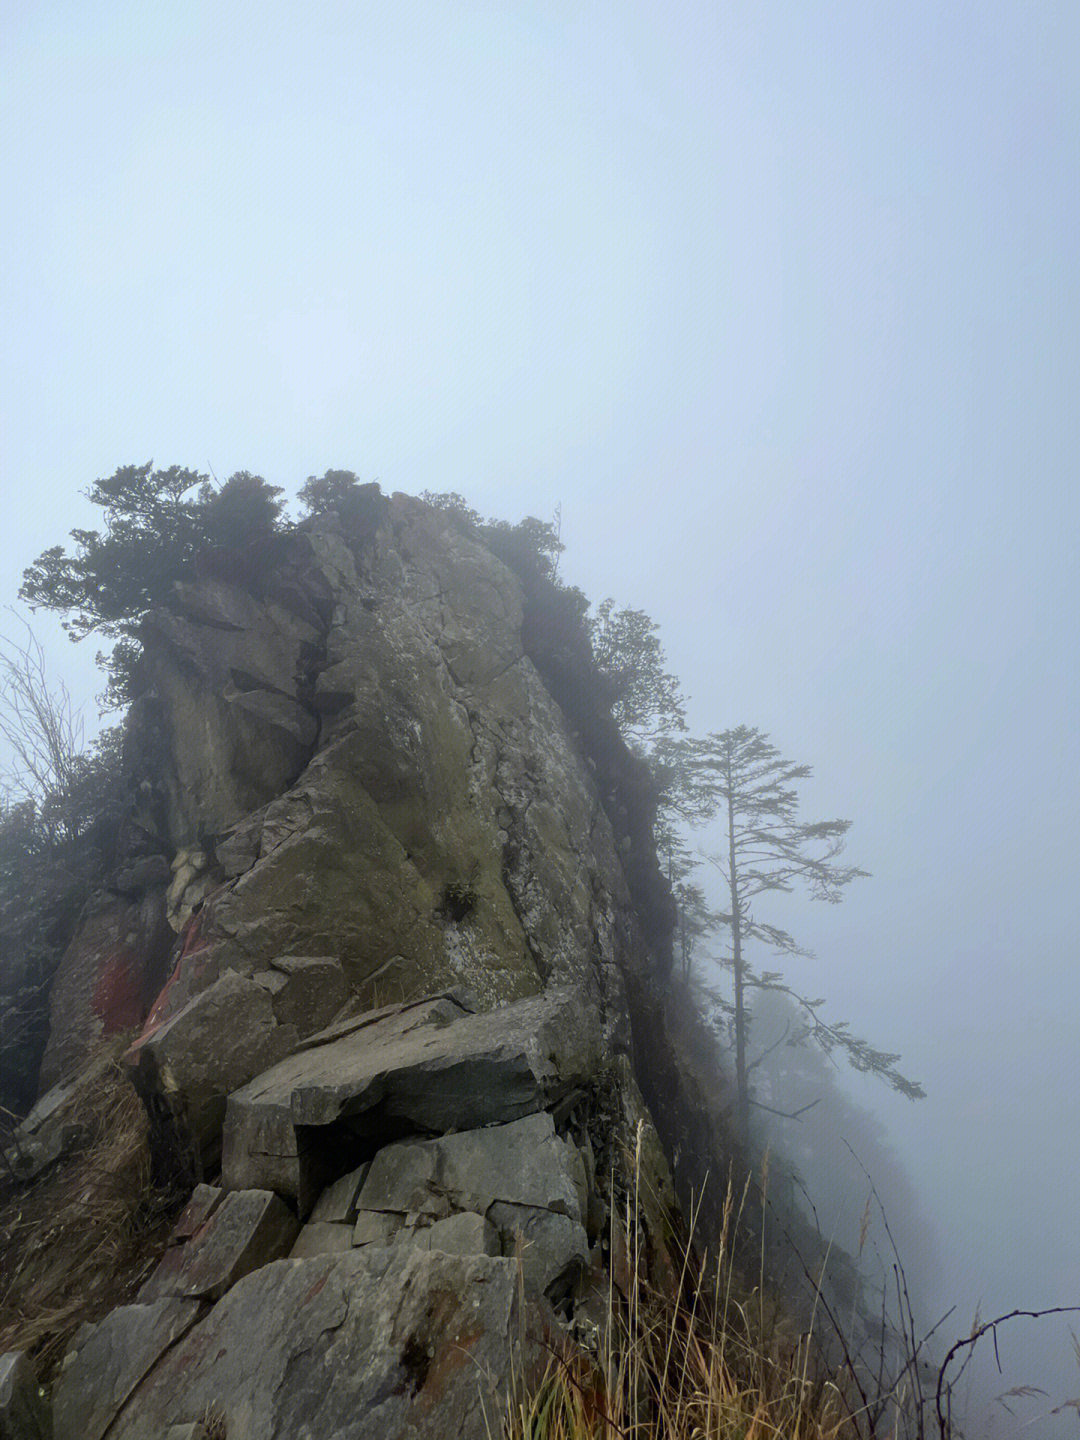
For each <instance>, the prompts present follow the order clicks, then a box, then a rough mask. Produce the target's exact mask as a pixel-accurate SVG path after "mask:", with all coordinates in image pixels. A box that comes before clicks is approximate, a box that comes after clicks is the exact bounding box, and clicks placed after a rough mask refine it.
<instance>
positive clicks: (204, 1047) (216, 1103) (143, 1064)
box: [129, 970, 299, 1153]
mask: <svg viewBox="0 0 1080 1440" xmlns="http://www.w3.org/2000/svg"><path fill="white" fill-rule="evenodd" d="M298 1039H299V1036H298V1034H297V1031H296V1027H295V1026H294V1025H279V1024H278V1022H277V1017H276V1016H275V1014H274V1006H273V1002H272V999H271V996H270V993H269V991H268V990H266V989H265V988H264V987H263V986H262V985H259V984H257V983H256V982H255V981H254V980H250V979H245V978H244V977H243V976H241V975H237V974H236V973H235V971H232V970H227V971H226V972H225V973H224V974H223V975H222V976H221V977H220V978H219V979H218V980H216V981H215V982H214V983H213V985H211V986H210V987H209V989H207V990H203V991H202V992H201V993H199V994H197V995H195V996H194V998H193V999H191V1000H190V1001H189V1002H188V1003H187V1005H185V1007H184V1008H183V1009H182V1010H180V1011H178V1012H177V1013H176V1014H175V1015H174V1016H173V1017H172V1019H171V1020H167V1021H166V1022H165V1024H163V1025H161V1026H159V1027H158V1028H156V1029H153V1030H149V1031H148V1032H147V1033H145V1034H144V1035H143V1036H142V1037H140V1039H139V1040H138V1041H137V1042H136V1044H135V1046H134V1048H133V1050H132V1051H131V1052H130V1057H129V1058H130V1061H131V1063H132V1067H133V1079H134V1081H135V1084H136V1086H137V1087H138V1088H139V1089H140V1090H141V1091H142V1092H143V1093H144V1094H148V1093H149V1094H156V1095H159V1096H161V1097H162V1098H163V1099H164V1100H165V1101H166V1102H167V1104H168V1105H169V1107H170V1108H171V1109H172V1110H174V1112H175V1113H176V1114H177V1115H178V1116H182V1117H183V1120H184V1123H185V1126H186V1128H187V1129H188V1131H189V1132H190V1134H191V1137H192V1139H193V1141H194V1142H195V1144H196V1145H197V1146H198V1147H199V1148H200V1150H201V1151H202V1152H204V1153H207V1152H211V1153H212V1151H213V1149H214V1145H215V1142H216V1140H217V1137H218V1136H219V1135H220V1133H221V1124H222V1120H223V1119H224V1115H225V1100H226V1096H227V1095H228V1093H229V1091H230V1090H233V1089H236V1088H237V1087H238V1086H240V1085H243V1084H244V1083H245V1082H246V1081H248V1080H250V1079H251V1078H252V1077H253V1076H255V1075H258V1074H259V1072H260V1071H262V1070H265V1069H267V1068H268V1067H269V1066H271V1065H273V1064H274V1062H275V1061H276V1060H279V1059H281V1057H282V1056H284V1055H287V1054H288V1053H289V1052H290V1050H292V1049H293V1048H294V1046H295V1045H296V1043H297V1040H298Z"/></svg>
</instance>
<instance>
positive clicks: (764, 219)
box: [0, 0, 1080, 1436]
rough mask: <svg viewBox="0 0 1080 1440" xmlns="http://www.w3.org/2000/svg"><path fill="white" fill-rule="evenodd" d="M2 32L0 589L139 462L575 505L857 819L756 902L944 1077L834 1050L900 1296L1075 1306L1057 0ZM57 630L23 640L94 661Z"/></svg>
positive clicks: (725, 699)
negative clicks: (830, 852)
mask: <svg viewBox="0 0 1080 1440" xmlns="http://www.w3.org/2000/svg"><path fill="white" fill-rule="evenodd" d="M0 45H2V56H3V59H2V67H3V83H2V86H0V107H2V125H0V146H2V157H3V158H2V168H0V187H2V188H0V204H2V209H3V213H4V215H5V216H6V217H7V218H6V221H5V222H4V225H3V228H2V232H0V247H2V248H0V275H2V297H3V300H2V303H3V314H2V321H3V329H2V334H3V343H2V361H0V364H2V367H3V369H2V378H0V403H2V441H0V443H2V451H0V464H2V471H0V474H2V482H3V487H4V498H5V501H6V506H7V513H6V524H5V526H4V533H3V537H2V542H0V544H2V573H0V581H2V584H0V601H3V602H5V603H6V602H7V601H9V600H13V599H14V598H15V592H16V591H17V589H18V584H19V577H20V574H21V571H22V569H23V567H24V566H25V565H26V564H28V563H29V562H30V561H31V560H33V559H34V557H35V556H36V555H37V554H38V553H39V551H41V550H42V549H43V548H45V547H46V546H47V545H50V544H54V543H56V542H58V541H60V540H62V539H64V538H65V536H66V532H67V531H68V530H69V529H70V528H71V527H72V526H73V525H86V524H91V525H92V524H94V523H95V512H93V511H92V510H91V508H90V507H89V506H88V505H87V504H86V503H85V502H84V501H83V500H81V499H80V497H79V493H78V492H79V491H80V490H81V489H83V488H84V487H85V486H87V485H88V484H89V483H91V482H92V481H93V480H94V479H95V478H96V477H98V476H102V475H107V474H110V473H111V472H112V471H113V470H115V469H116V467H117V466H118V465H121V464H128V463H142V462H144V461H146V460H149V459H150V458H151V457H152V458H153V459H154V460H155V461H156V462H157V463H158V464H160V465H163V466H164V465H170V464H182V465H189V466H192V467H194V468H198V469H206V468H208V467H212V468H213V470H214V471H215V473H216V474H217V475H218V476H219V477H220V478H224V477H225V476H226V475H228V474H229V473H231V472H232V471H234V470H238V469H249V470H254V471H258V472H260V473H262V474H264V475H265V476H266V477H267V478H268V479H269V480H271V481H272V482H274V483H276V484H280V485H283V486H285V487H286V488H287V489H288V490H289V491H290V493H295V490H296V488H297V486H298V485H299V484H300V483H302V482H303V480H304V479H305V477H306V476H308V475H310V474H315V473H321V472H322V471H323V470H325V469H326V468H328V467H330V466H334V467H344V468H351V469H354V470H356V471H357V472H358V473H359V474H360V475H361V477H362V478H363V479H374V478H378V479H379V480H380V481H381V483H382V485H383V487H384V489H386V490H388V491H393V490H405V491H409V492H413V493H416V492H419V491H420V490H423V489H433V490H458V491H461V492H462V493H463V494H464V495H465V496H466V497H467V498H468V500H469V501H470V503H471V504H472V505H473V506H475V507H476V508H477V509H479V510H481V511H482V512H484V513H486V514H490V515H495V516H499V517H504V518H507V519H511V520H516V519H518V518H519V517H520V516H521V515H523V514H526V513H535V514H537V515H540V516H542V517H544V518H551V517H552V515H553V514H554V511H555V507H556V505H559V504H561V506H562V520H563V536H564V539H565V540H566V543H567V546H568V551H567V554H566V556H565V559H564V561H563V573H564V574H565V575H566V576H567V578H568V579H570V580H571V581H573V582H576V583H578V584H580V585H581V586H582V587H583V588H584V589H585V590H586V592H587V593H588V594H590V595H591V596H592V597H593V598H594V599H597V600H599V599H601V598H602V597H603V596H604V595H607V594H611V595H613V596H614V597H615V598H616V600H617V601H618V602H620V603H622V604H629V605H633V606H635V607H640V608H643V609H645V610H646V611H648V612H649V614H651V615H652V616H653V617H654V618H655V619H656V620H657V621H658V623H659V624H660V626H661V629H662V634H663V638H664V640H665V643H666V646H667V650H668V654H669V659H670V661H671V664H672V667H673V668H674V669H675V670H676V671H677V672H678V673H679V674H680V675H681V676H682V677H683V680H684V684H685V687H686V689H687V691H688V692H689V694H690V695H691V697H692V706H691V718H692V721H693V724H694V727H695V728H696V729H699V730H709V729H720V728H723V727H726V726H729V725H735V724H740V723H742V724H748V725H756V726H758V727H760V728H761V729H763V730H765V731H767V732H768V733H769V734H770V735H771V736H772V738H773V740H774V741H775V743H776V744H778V745H779V746H780V747H781V749H782V750H783V751H784V753H785V754H787V755H789V756H790V757H791V758H792V759H797V760H803V761H807V762H809V763H811V764H813V765H814V767H815V777H814V781H813V782H812V785H811V786H810V787H808V789H807V792H806V793H807V816H808V818H821V817H824V816H827V815H828V816H831V815H834V814H835V815H842V816H845V817H848V818H851V819H852V820H853V822H854V823H853V828H852V831H851V837H850V844H849V854H850V858H851V859H852V860H853V861H854V862H855V863H858V864H860V865H862V866H863V867H864V868H865V869H868V870H870V871H872V872H873V879H872V880H869V881H863V882H861V883H860V885H859V886H858V887H855V888H853V889H852V891H851V892H850V894H849V897H848V899H847V900H846V901H845V903H844V904H843V905H841V906H837V907H824V906H818V907H813V906H810V905H808V904H803V905H800V906H793V907H791V908H790V909H789V910H788V911H786V912H785V915H784V921H785V922H786V923H788V925H789V928H791V929H793V930H794V931H796V933H797V934H799V936H800V937H802V938H805V939H806V940H807V941H808V943H810V944H811V945H812V946H813V948H815V949H816V951H817V952H818V959H817V961H816V962H814V963H813V964H810V963H809V962H803V963H802V964H801V966H800V967H797V969H796V971H795V974H794V978H795V979H796V980H797V981H798V982H799V983H800V984H805V985H806V987H807V988H808V989H811V990H813V991H815V992H820V993H823V994H827V995H828V996H829V997H830V999H831V1001H832V1002H833V1009H834V1012H835V1013H836V1014H837V1015H841V1016H845V1017H846V1018H848V1019H850V1020H851V1022H852V1024H853V1026H854V1027H855V1028H856V1029H857V1030H860V1031H862V1032H864V1033H866V1034H867V1035H869V1037H870V1038H871V1039H872V1040H873V1041H874V1042H875V1043H877V1044H879V1045H880V1046H882V1047H883V1048H887V1049H895V1050H898V1051H900V1052H902V1054H903V1056H904V1061H905V1067H906V1069H907V1070H908V1072H909V1073H911V1074H912V1075H914V1076H915V1077H916V1078H918V1079H920V1080H922V1081H923V1083H924V1084H925V1085H926V1087H927V1089H928V1091H929V1092H930V1094H929V1098H928V1099H927V1100H926V1101H925V1102H923V1103H922V1104H920V1105H918V1106H911V1105H909V1104H907V1102H902V1101H897V1100H894V1099H892V1098H891V1097H889V1096H888V1095H887V1094H886V1093H885V1092H884V1091H883V1090H881V1089H880V1087H878V1088H875V1087H874V1085H873V1084H872V1083H871V1082H869V1081H861V1080H857V1079H853V1081H852V1087H853V1093H855V1094H856V1097H857V1098H858V1099H859V1100H860V1101H861V1102H862V1103H864V1104H866V1105H867V1106H868V1107H872V1108H873V1109H875V1111H876V1112H877V1113H879V1114H880V1115H882V1116H883V1118H884V1119H885V1121H886V1123H887V1125H888V1126H889V1128H890V1133H891V1134H892V1135H893V1137H894V1142H895V1145H896V1147H897V1150H898V1152H899V1153H900V1155H901V1157H902V1158H903V1160H904V1162H905V1164H906V1165H907V1166H908V1168H909V1169H910V1171H911V1173H912V1175H913V1178H914V1180H915V1182H916V1185H917V1187H918V1188H919V1190H920V1192H921V1194H922V1196H923V1198H924V1201H925V1206H926V1210H927V1213H928V1214H929V1215H931V1216H932V1217H934V1218H935V1219H936V1221H937V1222H938V1225H939V1227H940V1230H941V1233H942V1236H943V1240H944V1247H943V1248H944V1249H945V1251H946V1253H947V1256H948V1262H949V1263H948V1265H947V1266H946V1270H947V1272H948V1273H946V1274H944V1275H943V1276H942V1297H935V1298H943V1297H944V1296H945V1295H948V1296H949V1297H951V1298H953V1299H956V1301H957V1302H958V1303H959V1305H960V1308H961V1311H962V1312H963V1314H964V1319H962V1320H961V1321H960V1328H961V1329H963V1326H964V1324H965V1323H966V1320H967V1319H969V1318H970V1314H971V1312H972V1311H973V1309H974V1306H975V1303H976V1302H977V1301H978V1300H979V1299H980V1298H981V1299H982V1301H983V1314H984V1316H986V1315H989V1314H991V1313H996V1312H997V1311H999V1310H1007V1309H1011V1308H1013V1307H1014V1306H1017V1305H1021V1306H1024V1307H1029V1306H1030V1307H1034V1306H1040V1305H1050V1304H1068V1303H1080V1225H1078V1224H1077V1215H1078V1214H1080V1146H1078V1144H1077V1135H1078V1132H1080V1102H1078V1100H1077V1093H1078V1088H1080V1087H1078V1081H1080V1063H1078V1055H1077V1051H1078V1035H1080V980H1078V979H1077V942H1076V935H1077V918H1078V917H1077V909H1078V905H1077V894H1078V886H1077V880H1076V876H1077V870H1078V864H1080V854H1078V849H1080V846H1078V841H1077V825H1076V815H1077V813H1078V811H1080V745H1078V739H1077V715H1078V711H1080V693H1078V692H1080V680H1078V665H1077V658H1078V650H1080V646H1078V641H1080V635H1078V630H1080V604H1078V603H1077V599H1078V597H1077V566H1076V560H1075V554H1076V548H1077V541H1078V538H1080V501H1078V484H1077V458H1078V451H1080V443H1078V438H1080V437H1078V418H1077V417H1078V407H1077V396H1078V393H1080V338H1078V337H1080V304H1078V286H1080V282H1078V269H1077V256H1078V254H1080V223H1078V222H1080V76H1078V73H1077V72H1078V60H1080V7H1077V6H1076V5H1075V3H1065V0H1044V3H1041V4H1039V5H1027V4H1019V3H1016V0H1013V3H1000V0H999V3H993V0H982V3H979V4H974V3H968V4H958V3H944V4H943V3H941V0H934V3H929V0H881V3H879V4H875V5H866V4H865V3H855V0H851V3H821V4H813V5H811V4H806V3H799V0H789V3H778V0H757V3H750V0H722V3H714V4H710V5H703V4H696V3H674V4H672V3H666V4H663V5H661V4H647V3H630V0H623V3H621V4H614V3H595V4H592V3H584V4H581V3H575V4H570V3H559V0H548V3H544V4H525V3H513V0H504V3H500V4H494V3H488V4H472V5H466V4H438V3H426V4H424V3H408V0H401V3H398V4H395V5H379V6H376V5H368V4H355V3H353V4H348V5H346V4H315V5H304V6H301V5H299V4H288V3H279V0H264V3H262V4H260V5H258V6H243V5H230V6H222V5H220V4H210V3H203V0H192V3H188V4H185V5H182V6H173V7H165V6H148V5H145V4H138V5H136V4H122V3H94V0H79V3H77V4H76V3H58V0H54V3H37V4H29V3H14V4H9V7H8V9H7V12H6V18H5V20H4V21H3V22H2V27H0ZM0 628H2V627H0ZM43 629H44V627H43ZM92 650H93V641H89V642H87V643H86V644H84V645H83V646H82V647H80V648H74V647H71V646H68V645H67V644H66V642H63V643H61V642H54V641H51V640H50V643H49V653H50V656H51V658H52V660H53V663H54V664H55V666H56V667H57V671H58V673H62V674H63V675H64V676H65V677H66V678H67V680H68V681H69V683H70V684H71V685H72V688H73V689H75V690H76V691H77V692H78V693H79V694H81V695H86V696H89V695H91V694H92V693H93V692H94V690H95V689H96V688H99V685H98V682H97V680H96V679H95V677H94V675H93V673H92V671H93V667H92ZM879 1092H880V1093H879ZM950 1267H951V1268H950ZM1043 1352H1046V1355H1047V1359H1046V1361H1045V1366H1046V1369H1045V1370H1044V1371H1040V1372H1039V1373H1038V1374H1033V1373H1031V1371H1032V1369H1037V1367H1038V1366H1039V1365H1040V1364H1042V1363H1043V1360H1042V1358H1041V1357H1042V1353H1043ZM1070 1354H1071V1350H1070V1347H1069V1344H1068V1337H1067V1334H1066V1333H1065V1331H1064V1328H1063V1327H1062V1328H1061V1329H1060V1330H1058V1331H1054V1332H1053V1334H1052V1335H1051V1332H1050V1330H1049V1329H1046V1330H1043V1331H1040V1332H1039V1333H1038V1338H1037V1340H1036V1341H1035V1342H1034V1343H1032V1345H1031V1346H1030V1348H1029V1350H1028V1351H1027V1352H1026V1353H1025V1356H1024V1363H1025V1364H1026V1365H1027V1366H1028V1367H1029V1369H1028V1371H1026V1372H1025V1374H1024V1375H1023V1376H1022V1377H1020V1378H1022V1379H1031V1380H1033V1381H1034V1383H1044V1382H1045V1379H1046V1374H1047V1373H1048V1372H1049V1370H1051V1369H1053V1368H1054V1367H1057V1370H1056V1374H1055V1376H1054V1378H1055V1380H1056V1381H1057V1382H1059V1383H1058V1388H1057V1393H1058V1395H1059V1396H1060V1395H1061V1393H1062V1392H1064V1393H1067V1394H1072V1393H1078V1392H1080V1374H1076V1373H1075V1367H1074V1366H1073V1367H1072V1372H1071V1373H1070V1371H1069V1369H1068V1368H1066V1366H1067V1361H1068V1357H1069V1355H1070ZM1068 1363H1069V1364H1071V1361H1069V1362H1068ZM1012 1383H1015V1382H1012ZM1070 1386H1071V1388H1070ZM1003 1418H1004V1419H1006V1420H1007V1418H1008V1417H1003ZM1075 1431H1076V1426H1075V1425H1073V1428H1072V1429H1068V1428H1064V1426H1063V1427H1062V1428H1060V1429H1059V1430H1054V1429H1053V1427H1052V1422H1049V1421H1044V1422H1041V1423H1040V1425H1039V1426H1038V1427H1037V1433H1038V1434H1039V1435H1040V1436H1044V1435H1045V1436H1050V1435H1051V1434H1053V1435H1055V1436H1056V1435H1057V1434H1059V1433H1060V1434H1061V1435H1065V1434H1074V1433H1075ZM1010 1433H1021V1432H1019V1431H1015V1432H1014V1431H1010V1430H1009V1429H1008V1428H1001V1429H999V1430H998V1431H995V1434H999V1435H1002V1436H1004V1435H1007V1434H1010ZM1027 1433H1033V1432H1032V1431H1029V1432H1027Z"/></svg>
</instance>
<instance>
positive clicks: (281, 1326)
mask: <svg viewBox="0 0 1080 1440" xmlns="http://www.w3.org/2000/svg"><path fill="white" fill-rule="evenodd" d="M520 1332H521V1324H520V1319H519V1316H518V1311H517V1273H516V1267H515V1265H514V1264H513V1262H512V1261H510V1260H505V1259H501V1258H494V1257H491V1256H487V1255H467V1256H466V1255H446V1254H443V1253H441V1252H435V1251H429V1252H423V1251H418V1250H415V1249H412V1248H398V1247H395V1248H392V1249H368V1250H363V1251H359V1250H354V1251H352V1252H351V1253H350V1254H348V1255H340V1256H333V1255H325V1256H318V1257H316V1258H314V1259H310V1260H283V1261H278V1262H276V1263H275V1264H273V1265H269V1266H266V1267H265V1268H264V1269H262V1270H259V1271H257V1272H256V1273H255V1274H253V1275H249V1276H247V1277H246V1278H245V1279H244V1280H241V1281H240V1282H239V1284H237V1285H236V1286H234V1287H233V1289H232V1290H230V1292H229V1293H228V1295H226V1296H225V1298H224V1299H223V1300H222V1301H220V1302H219V1303H218V1305H217V1306H215V1308H214V1309H213V1311H212V1312H211V1313H210V1315H209V1316H208V1317H207V1319H206V1320H205V1321H203V1323H202V1324H201V1325H199V1326H197V1327H196V1329H194V1330H193V1331H192V1332H191V1333H190V1334H189V1335H188V1336H187V1337H186V1338H185V1339H184V1341H183V1342H182V1343H181V1344H180V1345H178V1346H176V1348H175V1349H173V1350H172V1351H171V1352H170V1353H169V1354H168V1355H166V1356H165V1358H164V1359H163V1360H162V1362H161V1363H160V1364H159V1365H158V1366H157V1367H156V1368H155V1369H154V1371H153V1373H152V1374H151V1375H150V1376H149V1377H148V1378H147V1379H146V1380H145V1381H144V1382H143V1384H142V1386H141V1387H140V1388H139V1391H138V1394H137V1395H136V1396H135V1397H134V1399H133V1400H132V1402H131V1404H129V1405H128V1406H127V1407H126V1408H125V1409H124V1411H123V1413H122V1414H121V1415H120V1416H119V1418H118V1419H117V1421H116V1424H115V1427H114V1428H113V1429H112V1430H111V1431H110V1432H109V1440H148V1437H152V1436H156V1435H164V1434H167V1433H168V1430H169V1427H170V1426H172V1425H180V1424H187V1423H192V1422H193V1421H194V1420H196V1419H197V1418H199V1417H201V1416H203V1415H204V1414H205V1413H206V1411H207V1409H208V1407H210V1406H211V1405H213V1406H214V1407H215V1408H216V1410H217V1411H218V1413H219V1414H220V1415H221V1416H222V1418H223V1420H224V1423H225V1430H226V1433H227V1434H228V1437H229V1440H298V1437H300V1436H303V1437H304V1440H343V1437H346V1436H347V1437H348V1440H448V1437H451V1436H452V1437H454V1440H489V1436H491V1435H497V1434H499V1433H500V1425H501V1417H502V1413H503V1406H504V1404H505V1399H506V1395H507V1390H508V1387H509V1384H510V1380H511V1372H512V1369H513V1368H514V1367H515V1366H518V1368H519V1362H518V1359H517V1354H516V1347H517V1344H518V1337H519V1336H520Z"/></svg>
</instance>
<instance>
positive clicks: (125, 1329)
mask: <svg viewBox="0 0 1080 1440" xmlns="http://www.w3.org/2000/svg"><path fill="white" fill-rule="evenodd" d="M202 1308H203V1307H202V1306H201V1305H200V1304H199V1302H198V1301H197V1300H158V1301H156V1302H155V1303H154V1304H152V1305H122V1306H121V1307H120V1308H119V1309H118V1310H114V1311H112V1313H111V1314H109V1315H107V1316H106V1317H105V1319H104V1320H103V1321H102V1322H101V1324H100V1325H95V1326H94V1327H93V1328H92V1329H90V1330H89V1332H88V1333H87V1336H86V1338H85V1339H84V1341H83V1343H82V1344H81V1345H80V1347H79V1350H78V1352H77V1353H76V1354H75V1356H74V1357H73V1358H72V1360H71V1362H70V1363H69V1364H67V1365H65V1366H64V1368H63V1370H62V1371H61V1372H60V1378H59V1380H58V1381H57V1385H56V1390H55V1392H54V1396H53V1429H54V1436H55V1440H101V1437H102V1436H103V1435H104V1434H105V1432H106V1431H107V1430H108V1429H109V1426H110V1425H111V1424H112V1423H113V1421H114V1420H115V1418H116V1416H117V1415H118V1414H119V1412H120V1410H121V1408H122V1407H123V1405H124V1404H125V1402H126V1401H127V1400H128V1398H129V1397H130V1396H131V1394H132V1392H133V1391H134V1390H135V1387H136V1386H137V1385H138V1384H139V1382H140V1381H141V1380H142V1379H143V1378H144V1377H145V1376H146V1375H147V1374H148V1373H149V1371H150V1370H151V1369H153V1367H154V1365H155V1364H156V1362H157V1361H158V1360H159V1359H160V1358H161V1356H162V1355H164V1354H165V1352H166V1351H167V1350H168V1348H169V1346H170V1345H173V1344H175V1342H176V1341H177V1340H178V1339H179V1338H180V1337H181V1336H182V1335H184V1334H185V1333H186V1331H188V1330H190V1329H191V1327H192V1325H194V1323H195V1321H196V1320H197V1319H198V1317H199V1314H200V1313H201V1311H202ZM161 1429H162V1430H164V1429H165V1427H164V1426H162V1427H161ZM149 1433H150V1434H157V1433H158V1432H157V1431H156V1430H152V1431H150V1432H149Z"/></svg>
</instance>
